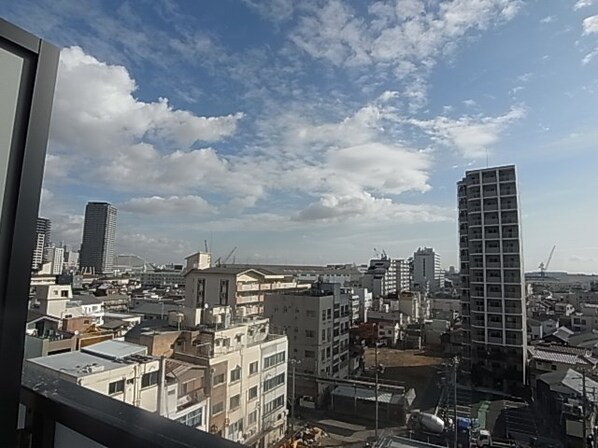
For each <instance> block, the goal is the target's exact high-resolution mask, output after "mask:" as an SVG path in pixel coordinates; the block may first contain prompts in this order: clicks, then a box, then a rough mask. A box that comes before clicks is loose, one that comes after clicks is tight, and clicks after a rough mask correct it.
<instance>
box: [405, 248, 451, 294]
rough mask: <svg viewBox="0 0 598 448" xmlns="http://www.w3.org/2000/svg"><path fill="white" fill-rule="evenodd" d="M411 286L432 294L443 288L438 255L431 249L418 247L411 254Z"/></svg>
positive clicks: (442, 275) (442, 272)
mask: <svg viewBox="0 0 598 448" xmlns="http://www.w3.org/2000/svg"><path fill="white" fill-rule="evenodd" d="M413 284H414V285H417V286H418V287H419V288H420V289H429V291H430V292H432V293H433V292H436V291H439V290H440V289H442V288H443V287H444V271H443V270H442V268H441V267H440V255H438V253H437V252H436V251H435V250H434V249H433V248H431V247H423V248H421V247H420V248H419V249H418V250H416V251H415V253H414V254H413Z"/></svg>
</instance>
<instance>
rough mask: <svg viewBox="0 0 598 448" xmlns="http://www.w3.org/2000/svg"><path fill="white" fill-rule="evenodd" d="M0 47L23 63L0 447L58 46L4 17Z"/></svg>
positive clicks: (11, 173)
mask: <svg viewBox="0 0 598 448" xmlns="http://www.w3.org/2000/svg"><path fill="white" fill-rule="evenodd" d="M0 47H2V48H3V49H5V50H7V51H9V52H12V53H14V54H16V55H18V56H20V57H22V58H23V61H24V62H23V71H22V74H21V83H20V91H19V95H18V101H17V109H16V115H15V122H14V128H13V137H12V141H11V147H10V156H9V161H8V170H7V177H6V187H5V191H4V201H3V204H2V210H1V213H2V214H1V220H0V379H1V380H0V397H2V398H1V399H0V415H1V416H2V418H1V419H0V446H15V441H16V434H17V430H16V427H17V413H18V406H19V392H20V384H21V366H22V361H23V347H24V340H25V323H26V319H27V298H28V296H29V283H30V277H31V256H32V253H33V248H34V245H35V225H36V219H37V213H38V208H39V200H40V193H41V185H42V178H43V172H44V161H45V155H46V145H47V141H48V130H49V126H50V115H51V111H52V100H53V97H54V86H55V83H56V71H57V67H58V57H59V50H58V48H57V47H55V46H53V45H51V44H49V43H47V42H45V41H43V40H41V39H39V38H37V37H35V36H33V35H32V34H30V33H28V32H26V31H24V30H22V29H20V28H18V27H16V26H15V25H13V24H11V23H9V22H7V21H5V20H3V19H0Z"/></svg>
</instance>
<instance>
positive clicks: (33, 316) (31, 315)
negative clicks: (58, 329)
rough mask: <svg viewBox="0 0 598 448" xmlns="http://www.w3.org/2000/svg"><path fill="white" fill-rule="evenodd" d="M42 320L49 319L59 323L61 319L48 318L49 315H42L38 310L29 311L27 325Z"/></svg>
mask: <svg viewBox="0 0 598 448" xmlns="http://www.w3.org/2000/svg"><path fill="white" fill-rule="evenodd" d="M40 318H44V319H48V320H53V321H55V322H59V321H60V319H59V318H57V317H54V316H48V315H47V314H44V313H40V312H39V311H36V310H28V311H27V323H31V322H33V321H35V320H38V319H40Z"/></svg>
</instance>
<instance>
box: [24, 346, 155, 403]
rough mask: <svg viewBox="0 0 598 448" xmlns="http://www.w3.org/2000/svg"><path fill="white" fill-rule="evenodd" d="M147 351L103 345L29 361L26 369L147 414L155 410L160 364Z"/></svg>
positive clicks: (136, 347)
mask: <svg viewBox="0 0 598 448" xmlns="http://www.w3.org/2000/svg"><path fill="white" fill-rule="evenodd" d="M146 353H147V348H146V347H143V346H140V345H136V344H129V343H127V342H120V341H105V342H100V343H99V344H95V345H92V346H89V347H87V348H85V349H83V350H82V351H80V352H78V351H75V352H69V353H61V354H57V355H51V356H44V357H41V358H32V359H29V360H27V361H26V362H27V363H29V366H30V367H31V368H33V369H34V370H39V371H41V372H43V373H44V374H47V375H50V376H54V377H56V378H60V379H63V380H66V381H69V382H72V383H75V384H78V385H80V386H82V387H86V388H88V389H92V390H95V391H96V392H99V393H101V394H103V395H108V396H110V397H112V398H114V399H115V400H120V401H123V402H125V403H128V404H131V405H133V406H136V407H139V408H142V409H145V410H147V411H150V412H156V411H157V410H158V406H159V404H158V397H159V392H158V388H159V385H158V383H159V380H160V360H159V359H156V358H151V357H148V356H146V355H145V354H146Z"/></svg>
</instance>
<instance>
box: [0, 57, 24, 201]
mask: <svg viewBox="0 0 598 448" xmlns="http://www.w3.org/2000/svg"><path fill="white" fill-rule="evenodd" d="M22 69H23V59H22V58H21V57H19V56H16V55H14V54H12V53H9V52H8V51H6V50H5V49H3V48H0V210H2V203H3V202H4V188H5V185H6V170H7V168H8V158H9V154H10V146H11V142H12V133H13V128H14V122H15V113H16V110H17V100H18V97H19V86H20V83H21V71H22Z"/></svg>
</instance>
